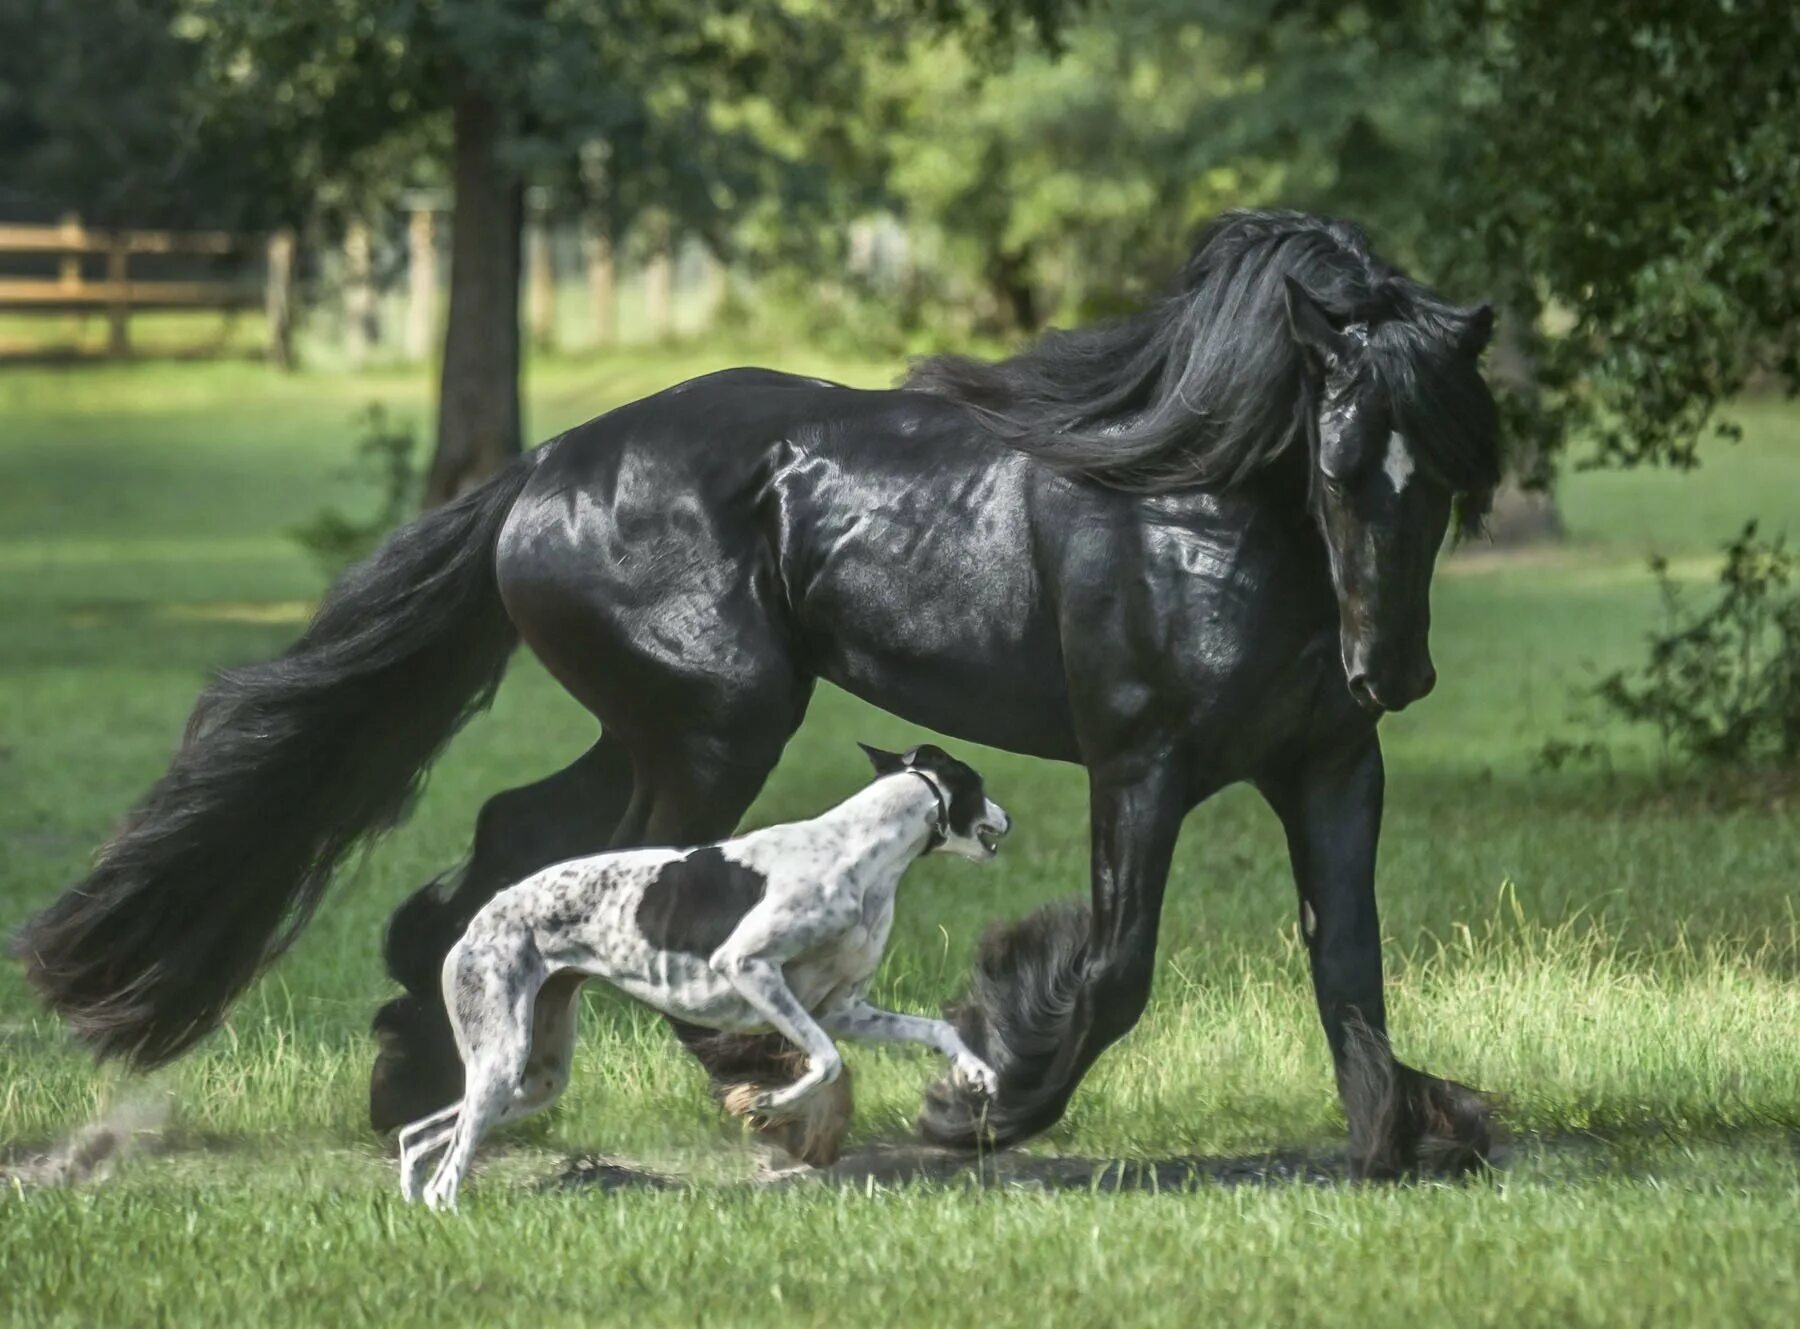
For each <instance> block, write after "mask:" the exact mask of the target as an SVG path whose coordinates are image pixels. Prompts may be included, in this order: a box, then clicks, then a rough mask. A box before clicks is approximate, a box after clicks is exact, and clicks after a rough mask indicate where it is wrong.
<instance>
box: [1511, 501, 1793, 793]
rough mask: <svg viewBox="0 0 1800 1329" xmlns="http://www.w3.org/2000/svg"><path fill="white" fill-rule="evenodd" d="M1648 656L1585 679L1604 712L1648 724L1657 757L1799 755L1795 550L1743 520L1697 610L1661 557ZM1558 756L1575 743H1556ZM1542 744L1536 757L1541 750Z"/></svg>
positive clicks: (1655, 564)
mask: <svg viewBox="0 0 1800 1329" xmlns="http://www.w3.org/2000/svg"><path fill="white" fill-rule="evenodd" d="M1650 566H1651V570H1652V571H1653V572H1654V573H1655V574H1656V579H1657V584H1658V588H1659V590H1660V592H1661V596H1662V616H1663V622H1662V625H1661V627H1660V628H1659V629H1658V630H1657V631H1654V632H1652V633H1651V635H1650V655H1649V659H1648V660H1646V661H1645V662H1644V663H1643V664H1642V665H1639V666H1637V667H1635V668H1633V669H1621V670H1615V671H1614V672H1613V673H1611V674H1608V675H1606V676H1605V677H1604V678H1602V679H1600V681H1599V682H1598V683H1597V684H1594V685H1592V687H1591V690H1590V695H1591V696H1592V697H1593V699H1594V700H1596V701H1597V702H1598V703H1599V704H1600V707H1601V709H1602V710H1603V711H1607V712H1610V713H1611V714H1613V715H1615V716H1618V717H1620V718H1622V719H1625V720H1627V721H1630V722H1632V723H1634V724H1645V725H1650V726H1652V727H1654V728H1655V730H1656V732H1657V736H1658V738H1659V739H1660V741H1661V745H1662V750H1663V755H1664V758H1665V760H1667V759H1668V758H1670V757H1672V756H1679V757H1684V758H1687V759H1690V760H1693V761H1696V762H1700V763H1703V764H1707V765H1713V766H1752V765H1758V764H1762V763H1768V762H1773V763H1776V764H1780V765H1784V766H1792V765H1793V764H1795V763H1796V762H1797V761H1800V552H1797V551H1795V550H1792V549H1790V548H1789V547H1788V545H1787V541H1786V539H1785V538H1784V537H1781V536H1776V537H1775V538H1773V539H1762V538H1759V537H1758V534H1757V528H1756V523H1755V522H1750V523H1749V524H1747V525H1746V526H1745V527H1744V529H1743V530H1742V531H1741V532H1740V533H1739V534H1738V536H1737V538H1736V539H1735V540H1733V541H1731V543H1729V544H1728V545H1726V546H1725V566H1724V568H1723V570H1721V572H1720V573H1719V588H1720V591H1719V595H1718V597H1717V599H1716V600H1715V601H1714V602H1713V603H1712V604H1711V606H1710V607H1707V608H1704V609H1698V610H1696V609H1695V608H1694V607H1693V606H1692V605H1690V604H1689V602H1688V599H1687V597H1686V596H1685V595H1684V593H1683V592H1682V589H1681V587H1680V585H1679V584H1678V583H1677V582H1676V581H1675V579H1674V578H1673V577H1671V576H1670V575H1669V569H1668V564H1667V563H1666V561H1665V560H1663V559H1661V558H1656V559H1652V560H1651V564H1650ZM1551 746H1552V747H1560V748H1561V749H1563V751H1564V755H1565V758H1566V756H1567V755H1568V754H1569V753H1571V752H1573V753H1579V752H1580V751H1581V749H1582V748H1583V747H1584V746H1587V745H1572V744H1567V743H1564V744H1560V745H1556V744H1553V745H1551ZM1550 755H1551V754H1550V750H1549V749H1546V751H1545V756H1546V758H1550Z"/></svg>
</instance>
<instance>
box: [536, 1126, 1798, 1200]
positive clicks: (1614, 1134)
mask: <svg viewBox="0 0 1800 1329" xmlns="http://www.w3.org/2000/svg"><path fill="white" fill-rule="evenodd" d="M1695 1146H1712V1147H1717V1148H1722V1149H1725V1150H1728V1151H1731V1152H1739V1153H1742V1154H1744V1155H1745V1157H1746V1158H1750V1157H1754V1156H1760V1157H1769V1156H1770V1155H1772V1154H1773V1155H1782V1154H1785V1155H1788V1156H1791V1157H1792V1158H1793V1160H1794V1161H1795V1163H1796V1164H1800V1129H1796V1128H1790V1127H1780V1126H1768V1125H1748V1126H1733V1127H1730V1128H1713V1129H1701V1130H1692V1131H1689V1130H1674V1129H1671V1128H1669V1127H1668V1126H1666V1125H1664V1124H1662V1123H1660V1122H1657V1121H1654V1120H1647V1121H1644V1122H1638V1123H1630V1124H1624V1125H1620V1126H1617V1127H1612V1128H1606V1129H1596V1130H1580V1131H1552V1132H1528V1133H1522V1134H1519V1135H1516V1136H1514V1137H1512V1138H1511V1139H1510V1140H1508V1141H1507V1142H1506V1143H1504V1144H1503V1145H1502V1146H1501V1147H1500V1149H1499V1150H1498V1151H1497V1152H1496V1154H1495V1156H1494V1159H1493V1162H1492V1166H1491V1170H1490V1171H1489V1172H1487V1173H1485V1174H1482V1173H1476V1174H1472V1175H1470V1176H1468V1177H1464V1178H1460V1179H1456V1178H1427V1179H1424V1180H1425V1181H1426V1182H1427V1183H1428V1184H1479V1183H1480V1182H1481V1181H1482V1180H1483V1179H1484V1177H1485V1178H1486V1179H1489V1180H1492V1181H1496V1182H1503V1181H1504V1180H1505V1178H1506V1177H1507V1175H1508V1174H1509V1173H1510V1172H1512V1171H1513V1170H1514V1169H1515V1166H1520V1167H1524V1166H1525V1165H1529V1169H1528V1170H1529V1171H1530V1173H1531V1175H1532V1180H1533V1181H1534V1182H1543V1181H1548V1180H1551V1176H1549V1175H1546V1174H1545V1172H1544V1171H1543V1169H1544V1167H1545V1165H1550V1166H1551V1167H1552V1168H1553V1169H1554V1175H1555V1176H1558V1177H1561V1178H1562V1179H1563V1180H1564V1181H1566V1182H1567V1183H1569V1184H1572V1185H1573V1184H1578V1183H1580V1182H1583V1181H1587V1180H1591V1179H1593V1178H1594V1177H1597V1176H1602V1175H1604V1176H1614V1177H1617V1176H1651V1175H1655V1174H1657V1173H1659V1172H1660V1171H1662V1170H1664V1168H1665V1167H1666V1165H1667V1163H1668V1162H1669V1159H1670V1151H1671V1150H1673V1151H1675V1152H1676V1153H1677V1154H1681V1153H1683V1152H1685V1151H1687V1150H1688V1149H1690V1148H1692V1147H1695ZM702 1184H704V1185H707V1186H711V1185H714V1184H716V1183H698V1182H694V1181H691V1180H689V1179H687V1178H684V1177H682V1176H680V1175H677V1174H675V1173H670V1172H658V1171H654V1170H651V1169H647V1168H644V1167H641V1166H639V1165H637V1164H635V1163H631V1162H628V1161H626V1160H623V1159H618V1158H609V1157H605V1156H601V1155H589V1156H585V1157H579V1158H575V1159H572V1160H570V1162H569V1165H568V1166H567V1167H566V1168H565V1169H564V1170H563V1172H562V1173H561V1174H559V1175H557V1176H554V1177H551V1178H549V1179H548V1180H547V1181H545V1182H544V1184H543V1189H545V1190H583V1189H595V1190H599V1191H602V1192H609V1191H617V1190H679V1189H684V1188H687V1187H689V1186H699V1185H702ZM742 1184H745V1185H750V1186H755V1187H759V1188H770V1187H782V1188H794V1187H805V1186H828V1187H831V1186H847V1187H852V1188H855V1187H863V1186H870V1185H874V1186H883V1187H892V1186H914V1185H938V1186H943V1185H966V1186H972V1187H975V1188H977V1189H982V1190H1015V1189H1016V1190H1038V1191H1088V1192H1095V1193H1103V1194H1119V1193H1127V1192H1142V1193H1150V1194H1155V1193H1160V1192H1169V1193H1172V1194H1180V1193H1182V1192H1186V1191H1192V1190H1195V1189H1198V1188H1209V1187H1221V1188H1226V1189H1230V1188H1234V1187H1241V1186H1249V1187H1270V1188H1273V1187H1287V1186H1318V1187H1337V1186H1346V1185H1351V1184H1355V1183H1354V1179H1353V1178H1352V1176H1351V1174H1350V1160H1349V1158H1348V1156H1347V1155H1345V1154H1343V1153H1341V1152H1329V1151H1325V1152H1310V1151H1304V1150H1274V1151H1270V1152H1266V1153H1256V1154H1241V1155H1235V1156H1232V1155H1200V1154H1184V1155H1176V1156H1171V1157H1168V1158H1089V1157H1079V1156H1077V1157H1063V1156H1051V1155H1038V1154H1031V1153H1019V1152H1004V1153H998V1154H987V1155H982V1156H979V1157H977V1156H974V1155H970V1154H963V1153H954V1152H950V1151H948V1150H943V1149H935V1148H932V1147H930V1146H927V1145H921V1144H917V1143H911V1142H906V1141H899V1140H895V1141H882V1142H877V1143H874V1144H871V1145H868V1146H867V1147H865V1148H862V1149H859V1150H855V1151H853V1152H851V1153H849V1154H846V1155H845V1156H844V1157H843V1158H841V1159H839V1160H838V1161H837V1162H836V1163H835V1164H833V1165H832V1166H831V1167H828V1168H819V1169H813V1168H807V1167H798V1166H796V1167H791V1168H783V1169H776V1170H772V1171H770V1172H767V1173H765V1174H764V1175H763V1176H761V1177H759V1178H758V1179H757V1180H755V1181H753V1182H748V1183H742ZM1380 1184H1392V1183H1380ZM1400 1184H1405V1183H1400Z"/></svg>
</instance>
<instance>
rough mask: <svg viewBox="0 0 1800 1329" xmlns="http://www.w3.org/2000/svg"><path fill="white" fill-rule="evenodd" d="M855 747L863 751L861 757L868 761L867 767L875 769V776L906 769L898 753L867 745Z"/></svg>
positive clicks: (904, 762)
mask: <svg viewBox="0 0 1800 1329" xmlns="http://www.w3.org/2000/svg"><path fill="white" fill-rule="evenodd" d="M856 746H857V747H859V748H861V749H862V750H863V755H864V756H866V757H867V758H868V759H869V765H871V766H873V767H874V768H875V774H877V775H892V774H893V773H894V772H895V771H898V770H904V769H905V768H906V760H905V758H903V757H902V756H901V755H900V754H899V753H898V752H888V751H886V750H885V749H883V748H877V747H871V746H870V745H869V744H867V743H858V744H857V745H856Z"/></svg>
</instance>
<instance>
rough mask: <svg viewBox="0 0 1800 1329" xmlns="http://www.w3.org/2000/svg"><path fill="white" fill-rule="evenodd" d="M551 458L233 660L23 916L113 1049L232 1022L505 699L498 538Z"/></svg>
mask: <svg viewBox="0 0 1800 1329" xmlns="http://www.w3.org/2000/svg"><path fill="white" fill-rule="evenodd" d="M535 465H536V458H535V456H532V455H529V454H528V455H527V456H525V457H522V458H520V459H519V460H518V461H517V462H515V463H514V464H513V465H512V466H510V467H508V468H507V469H506V470H505V471H503V472H501V473H500V474H499V475H497V476H495V477H494V478H493V479H492V480H490V481H489V482H488V483H487V484H485V485H483V486H482V487H481V488H479V489H476V490H474V491H472V492H471V493H469V494H467V495H465V496H464V497H463V498H461V499H459V500H457V501H456V502H454V503H451V504H448V505H447V506H445V507H442V508H439V509H437V510H436V511H433V512H429V513H427V514H425V515H424V516H423V517H420V518H419V519H418V520H417V521H415V522H413V523H411V524H410V525H408V526H405V527H403V528H402V529H401V530H399V531H398V532H396V533H395V534H394V535H393V536H392V537H390V538H389V539H388V541H387V543H385V544H384V545H382V546H381V548H380V549H378V550H377V551H376V552H375V554H374V555H373V556H371V557H370V558H369V559H368V560H367V561H366V562H364V563H362V564H360V565H358V566H357V567H355V568H353V569H351V570H350V571H349V572H348V573H346V574H345V575H344V577H343V578H342V579H341V580H340V581H339V582H338V583H337V585H335V586H334V587H332V589H331V591H330V592H329V593H328V594H327V596H326V598H325V602H324V603H323V604H322V605H321V606H320V608H319V612H318V614H317V615H316V616H315V617H314V619H313V621H312V623H311V624H310V625H309V626H308V627H307V629H306V632H305V633H304V634H303V635H302V636H301V638H300V640H299V641H297V642H296V643H295V644H294V645H293V646H292V647H291V648H290V649H289V650H288V651H287V652H286V653H285V654H283V655H281V656H280V657H278V658H277V659H274V660H271V661H269V662H267V663H266V664H258V665H251V666H249V667H247V668H243V669H231V670H227V671H225V672H223V673H221V674H220V675H219V676H218V678H217V679H216V680H215V681H214V682H213V684H212V685H211V686H210V687H208V688H207V689H206V691H205V692H203V693H202V694H201V696H200V700H199V702H198V703H197V704H196V705H195V707H194V713H193V715H192V716H191V717H190V718H189V720H188V727H187V735H186V737H185V739H184V740H183V742H182V745H181V749H180V751H179V752H177V753H176V755H175V760H174V761H173V763H171V765H170V766H169V769H168V770H167V771H166V772H165V773H164V774H163V776H162V778H161V779H159V780H158V781H157V782H156V783H155V784H154V785H152V786H151V788H150V792H149V793H147V794H146V795H145V796H144V798H143V800H142V801H141V802H140V803H139V804H138V805H137V807H136V808H135V809H133V811H132V812H131V814H130V816H129V817H128V818H127V819H126V821H125V824H124V826H123V828H122V829H121V830H120V831H119V832H118V834H117V835H115V836H114V837H113V839H112V840H111V841H110V842H109V843H108V844H107V845H106V846H105V847H104V848H103V849H102V850H101V851H100V853H99V855H98V857H97V859H96V861H95V864H94V868H93V870H92V871H91V872H90V873H89V874H88V876H87V879H86V880H85V881H82V882H81V883H80V884H78V885H76V886H74V887H72V888H71V889H70V890H68V891H67V892H65V893H64V894H63V896H62V897H61V898H60V899H59V900H57V901H56V903H54V904H52V905H51V906H50V907H49V908H47V909H45V910H44V911H43V912H42V913H40V914H38V915H37V916H36V917H34V918H33V919H31V920H30V921H29V922H28V923H27V924H26V925H25V927H24V928H23V930H22V931H21V932H20V934H19V936H18V938H17V940H16V943H15V946H16V949H17V952H18V954H19V956H20V958H22V959H23V961H24V963H25V967H26V972H27V975H28V977H29V978H30V981H31V983H32V985H33V986H34V987H35V988H36V989H37V991H38V993H39V994H40V995H41V996H42V997H43V999H44V1001H45V1002H46V1003H47V1004H48V1005H49V1006H50V1007H51V1008H52V1009H53V1010H55V1011H57V1012H58V1013H59V1014H60V1015H62V1016H63V1017H64V1018H65V1019H66V1020H67V1021H68V1022H69V1024H70V1026H71V1027H72V1029H73V1030H74V1032H75V1034H76V1035H77V1036H78V1037H80V1038H81V1039H83V1040H84V1041H86V1042H87V1043H89V1044H91V1045H92V1046H93V1048H94V1049H95V1051H96V1053H97V1054H98V1055H100V1056H102V1057H120V1058H124V1059H125V1060H127V1061H128V1062H130V1063H131V1064H132V1065H134V1066H137V1067H139V1068H147V1067H151V1066H157V1065H160V1064H162V1063H163V1062H166V1061H168V1060H170V1059H171V1058H173V1057H176V1056H178V1055H180V1054H181V1053H182V1052H184V1051H186V1050H187V1049H188V1048H189V1047H191V1046H192V1045H193V1044H194V1043H195V1042H197V1041H198V1040H199V1039H201V1038H202V1037H204V1036H205V1035H206V1034H207V1033H209V1032H210V1031H211V1030H212V1029H213V1028H214V1027H215V1026H217V1024H218V1023H219V1021H220V1020H221V1019H222V1018H223V1016H224V1013H225V1010H226V1008H227V1007H228V1006H229V1005H230V1004H231V1003H232V1001H233V1000H234V999H235V998H236V997H237V996H238V994H239V993H241V992H242V991H243V990H244V988H245V987H246V986H248V985H249V983H250V982H251V980H252V979H254V978H255V977H256V976H257V974H258V973H259V972H261V971H262V969H263V968H264V967H265V966H267V965H268V964H269V963H270V962H271V961H273V960H274V959H275V958H276V957H277V956H279V955H280V954H281V953H282V951H283V950H285V949H286V948H287V947H288V946H289V945H290V944H291V943H292V942H293V940H294V938H295V937H296V936H298V935H299V933H300V931H301V929H302V928H304V927H305V926H306V922H307V920H308V918H310V917H311V915H312V912H313V910H314V908H315V907H317V905H318V903H319V898H320V896H321V895H323V893H324V890H325V886H326V883H327V882H328V881H329V880H330V878H331V873H332V869H333V868H334V867H335V866H336V864H337V863H338V861H339V860H340V859H341V858H342V857H343V856H344V853H345V852H346V851H347V850H348V849H349V848H350V846H351V845H353V844H354V843H356V842H357V841H358V840H359V839H362V838H363V837H365V836H367V835H370V834H373V833H375V832H378V831H381V830H384V829H386V828H387V827H389V826H392V825H393V824H394V823H395V822H396V821H398V820H399V819H400V817H401V816H402V815H403V814H404V812H405V811H406V808H407V804H408V802H409V800H410V798H411V796H412V795H413V794H414V793H415V792H416V791H417V789H418V786H419V784H420V781H421V780H422V778H423V774H424V770H425V768H426V767H427V766H428V765H429V764H430V762H431V760H432V758H433V757H435V756H436V755H437V753H438V751H439V750H440V749H441V748H442V747H443V746H444V744H445V743H446V742H448V741H449V739H450V736H451V735H452V734H454V733H455V732H456V731H457V729H458V728H459V727H460V726H461V725H462V724H463V722H464V721H466V720H467V719H468V718H469V717H470V716H471V715H473V714H475V713H476V712H477V711H479V710H481V709H482V708H483V707H484V706H486V705H487V704H488V702H489V701H491V700H492V698H493V695H494V691H495V689H496V688H497V687H498V686H499V683H500V677H501V675H502V674H503V673H504V672H505V669H506V662H507V658H508V656H510V655H511V653H512V650H513V648H514V646H515V645H516V644H517V642H518V634H517V632H516V631H515V630H514V628H513V625H512V623H511V622H510V621H509V620H508V618H507V616H506V611H505V609H504V607H503V606H502V605H501V602H500V594H499V590H498V587H497V585H496V582H495V573H494V546H495V541H496V538H497V537H498V534H499V531H500V527H501V524H502V523H503V522H504V521H505V519H506V514H507V513H508V512H509V511H510V510H511V508H512V506H513V504H514V502H515V501H516V500H517V499H518V497H519V494H520V492H521V491H522V490H523V489H524V487H525V482H526V481H527V479H529V478H530V475H531V471H532V469H533V467H534V466H535Z"/></svg>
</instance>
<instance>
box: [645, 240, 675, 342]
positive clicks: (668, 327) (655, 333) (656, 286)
mask: <svg viewBox="0 0 1800 1329" xmlns="http://www.w3.org/2000/svg"><path fill="white" fill-rule="evenodd" d="M669 231H670V227H669V219H668V218H667V217H662V216H657V217H654V218H652V219H651V221H650V236H651V241H650V257H649V259H648V260H647V261H646V262H645V264H644V322H645V323H646V324H647V325H648V326H649V329H650V336H651V338H652V340H655V341H665V340H667V339H668V337H669V334H670V333H671V332H672V331H673V330H674V326H675V319H674V306H675V263H674V259H673V256H672V255H671V254H670V252H669V250H670V235H669Z"/></svg>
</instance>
